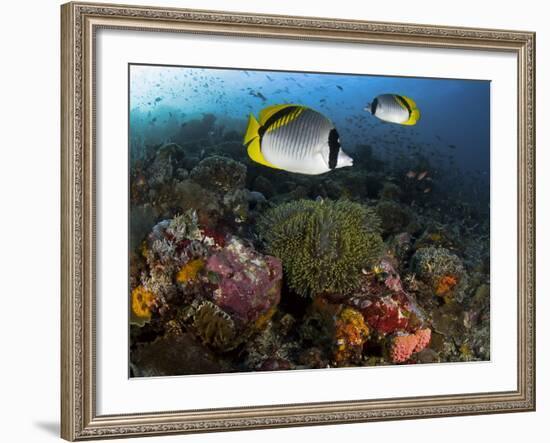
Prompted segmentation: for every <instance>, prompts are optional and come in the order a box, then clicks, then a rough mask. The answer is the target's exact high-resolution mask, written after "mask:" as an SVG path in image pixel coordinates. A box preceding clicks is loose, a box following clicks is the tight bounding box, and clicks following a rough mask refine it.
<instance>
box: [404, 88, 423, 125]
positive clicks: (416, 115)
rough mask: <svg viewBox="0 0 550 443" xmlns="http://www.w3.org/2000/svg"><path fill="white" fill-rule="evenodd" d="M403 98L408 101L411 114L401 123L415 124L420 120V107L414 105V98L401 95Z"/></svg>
mask: <svg viewBox="0 0 550 443" xmlns="http://www.w3.org/2000/svg"><path fill="white" fill-rule="evenodd" d="M402 97H403V99H404V100H406V102H407V103H408V105H409V106H410V108H411V116H410V117H409V119H408V120H407V121H406V122H405V123H403V124H404V125H410V126H412V125H416V123H418V120H420V109H418V107H417V106H416V103H415V102H414V100H413V99H412V98H410V97H406V96H404V95H403V96H402Z"/></svg>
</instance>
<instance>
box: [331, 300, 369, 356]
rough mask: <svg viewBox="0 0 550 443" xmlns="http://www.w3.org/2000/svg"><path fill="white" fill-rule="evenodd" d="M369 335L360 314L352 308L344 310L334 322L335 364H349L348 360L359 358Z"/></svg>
mask: <svg viewBox="0 0 550 443" xmlns="http://www.w3.org/2000/svg"><path fill="white" fill-rule="evenodd" d="M369 333H370V331H369V328H368V326H367V325H366V323H365V320H364V319H363V316H362V315H361V313H360V312H358V311H356V310H355V309H352V308H344V309H343V310H342V311H341V312H340V314H339V316H338V320H337V321H336V353H335V355H334V360H335V361H336V363H337V364H342V363H349V361H350V360H354V359H357V358H358V357H360V355H361V351H362V348H363V345H364V343H365V342H366V340H367V338H368V336H369Z"/></svg>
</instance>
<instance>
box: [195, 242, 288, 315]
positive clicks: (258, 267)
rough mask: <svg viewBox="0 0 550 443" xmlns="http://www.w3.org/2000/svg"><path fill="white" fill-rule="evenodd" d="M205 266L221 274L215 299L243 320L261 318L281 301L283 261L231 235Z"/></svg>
mask: <svg viewBox="0 0 550 443" xmlns="http://www.w3.org/2000/svg"><path fill="white" fill-rule="evenodd" d="M206 269H207V271H209V272H213V273H215V274H217V276H218V280H219V281H218V287H217V289H216V290H215V291H214V303H216V304H217V305H218V306H219V307H221V308H222V309H224V310H225V311H227V312H230V313H232V314H233V315H234V316H236V317H237V318H238V319H240V320H241V321H243V322H252V321H256V320H258V319H259V318H260V317H261V316H262V315H264V314H267V313H268V311H270V309H271V308H273V307H274V306H276V305H277V304H278V303H279V300H280V296H281V280H282V265H281V261H280V260H279V259H277V258H275V257H271V256H264V255H262V254H259V253H258V252H256V251H255V250H254V249H252V248H248V247H246V246H245V245H244V244H243V243H241V242H240V241H239V240H238V239H236V238H232V239H231V240H230V241H229V243H228V245H227V246H226V247H224V248H223V249H222V250H221V251H220V252H219V253H217V254H214V255H212V256H211V257H210V258H209V259H208V261H207V263H206Z"/></svg>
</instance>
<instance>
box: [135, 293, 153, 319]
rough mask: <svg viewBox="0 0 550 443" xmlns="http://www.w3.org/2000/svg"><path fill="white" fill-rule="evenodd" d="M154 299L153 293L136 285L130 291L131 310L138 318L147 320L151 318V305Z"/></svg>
mask: <svg viewBox="0 0 550 443" xmlns="http://www.w3.org/2000/svg"><path fill="white" fill-rule="evenodd" d="M154 301H155V295H154V294H153V293H152V292H150V291H148V290H147V289H145V288H144V287H143V286H138V287H137V288H135V289H134V290H133V291H132V312H133V313H134V315H135V316H136V317H139V318H140V319H146V320H149V319H150V318H151V307H152V306H153V303H154Z"/></svg>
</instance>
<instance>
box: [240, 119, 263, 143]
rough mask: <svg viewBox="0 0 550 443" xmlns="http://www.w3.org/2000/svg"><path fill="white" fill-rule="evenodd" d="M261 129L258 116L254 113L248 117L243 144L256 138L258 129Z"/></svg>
mask: <svg viewBox="0 0 550 443" xmlns="http://www.w3.org/2000/svg"><path fill="white" fill-rule="evenodd" d="M259 129H260V124H259V123H258V120H256V117H254V116H253V115H252V114H250V116H249V117H248V126H247V127H246V133H245V134H244V139H243V144H244V145H248V144H249V143H250V142H251V141H252V140H253V139H254V138H258V137H259V134H258V131H259Z"/></svg>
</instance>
